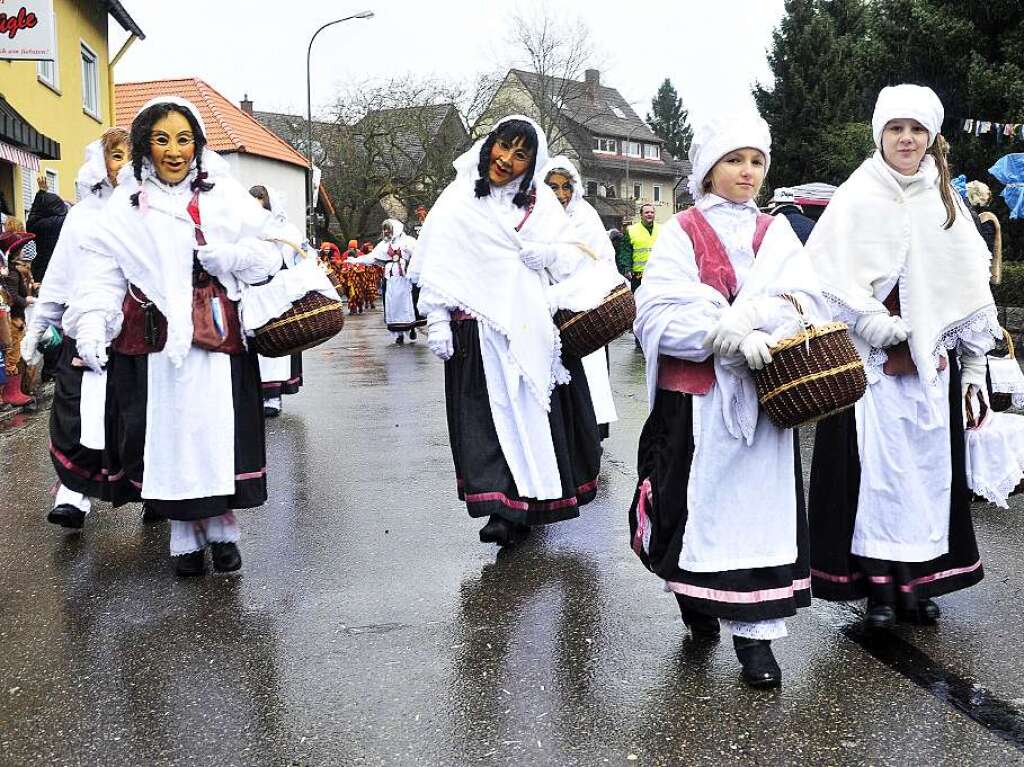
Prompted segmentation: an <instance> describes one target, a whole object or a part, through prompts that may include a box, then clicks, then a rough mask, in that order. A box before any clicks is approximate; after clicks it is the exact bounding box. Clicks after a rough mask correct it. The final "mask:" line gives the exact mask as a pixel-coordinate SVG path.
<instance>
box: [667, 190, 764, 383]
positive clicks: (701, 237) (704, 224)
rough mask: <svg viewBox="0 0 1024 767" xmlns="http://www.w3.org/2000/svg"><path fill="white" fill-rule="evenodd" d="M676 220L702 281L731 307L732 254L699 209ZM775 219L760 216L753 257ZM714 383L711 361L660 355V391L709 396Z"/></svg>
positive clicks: (733, 287)
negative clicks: (693, 257) (695, 360)
mask: <svg viewBox="0 0 1024 767" xmlns="http://www.w3.org/2000/svg"><path fill="white" fill-rule="evenodd" d="M676 220H677V221H678V222H679V225H680V226H681V227H682V228H683V231H684V232H686V235H687V236H688V237H689V238H690V242H692V243H693V253H694V256H695V258H696V261H697V272H698V274H699V275H700V281H701V282H703V283H704V284H705V285H707V286H709V287H712V288H714V289H715V290H717V291H718V292H719V293H721V294H722V295H723V296H725V297H726V299H727V300H728V301H729V303H732V301H733V299H734V298H736V290H737V287H736V270H735V269H733V268H732V262H731V261H729V254H728V253H726V252H725V246H724V245H723V244H722V241H721V240H720V239H719V237H718V235H717V234H716V233H715V230H714V229H713V228H712V226H711V224H709V223H708V220H707V218H705V217H704V214H703V213H701V212H700V211H699V210H697V208H687V209H686V210H684V211H680V212H679V213H678V214H676ZM772 221H774V219H773V218H772V217H771V216H769V215H768V214H766V213H758V214H757V223H756V224H755V225H754V240H753V243H752V245H753V248H754V255H755V256H756V255H757V252H758V251H759V250H760V249H761V243H762V242H763V241H764V236H765V233H766V232H767V231H768V227H769V226H771V223H772ZM714 383H715V364H714V359H713V358H712V357H708V358H707V359H706V360H704V361H703V362H690V361H688V360H681V359H679V358H677V357H669V356H667V355H664V354H662V355H659V357H658V388H659V389H666V390H668V391H677V392H683V393H684V394H707V393H708V392H709V391H711V387H712V386H713V385H714Z"/></svg>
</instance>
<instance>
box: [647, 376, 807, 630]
mask: <svg viewBox="0 0 1024 767" xmlns="http://www.w3.org/2000/svg"><path fill="white" fill-rule="evenodd" d="M693 451H694V446H693V398H692V396H691V395H689V394H682V393H679V392H669V391H663V390H659V391H658V392H657V395H656V397H655V401H654V408H653V409H652V410H651V414H650V416H649V417H648V419H647V422H646V423H645V424H644V428H643V432H642V433H641V435H640V446H639V450H638V457H637V473H638V475H639V477H640V481H639V483H638V485H637V489H636V493H635V495H634V498H633V503H632V505H631V506H630V509H629V524H630V544H631V548H632V549H633V552H634V553H635V554H636V555H637V556H638V557H639V559H640V561H641V562H643V564H644V566H645V567H646V568H647V569H648V570H650V571H651V572H652V573H654V574H655V575H657V576H658V577H660V578H662V579H663V580H664V581H665V582H666V584H667V586H668V588H669V589H670V590H671V591H672V592H673V593H675V594H676V596H677V597H678V599H679V602H680V604H681V605H682V606H683V607H686V608H687V609H689V610H693V611H694V612H697V613H701V614H704V615H710V616H714V617H717V618H724V619H726V620H735V621H744V622H754V621H762V620H771V619H775V618H788V617H790V616H792V615H795V614H796V611H797V609H799V608H803V607H808V606H809V605H810V603H811V591H810V586H811V580H810V564H809V553H808V532H807V516H806V514H805V511H804V503H803V497H804V494H803V474H802V471H801V468H800V451H799V440H798V437H797V434H796V432H795V431H794V433H793V454H794V466H793V469H794V471H793V474H794V476H793V481H794V483H795V487H796V506H795V508H794V509H793V512H792V513H794V514H796V549H797V556H796V561H795V562H792V563H790V564H783V565H778V566H775V567H757V568H745V569H738V570H726V571H720V572H707V573H695V572H691V571H689V570H682V569H681V568H680V567H679V555H680V552H681V550H682V542H683V533H684V532H685V529H686V522H687V519H688V517H689V509H688V508H687V506H686V488H687V486H688V484H689V478H690V466H691V465H692V462H693Z"/></svg>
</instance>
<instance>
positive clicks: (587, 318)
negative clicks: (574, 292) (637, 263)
mask: <svg viewBox="0 0 1024 767" xmlns="http://www.w3.org/2000/svg"><path fill="white" fill-rule="evenodd" d="M635 319H636V301H634V300H633V292H632V291H631V290H630V289H629V286H628V285H622V286H621V287H618V288H616V289H615V290H613V291H612V292H611V293H609V294H608V295H607V296H606V297H605V299H604V301H602V302H601V303H600V304H599V305H598V306H597V307H596V308H594V309H591V310H590V311H586V312H570V311H568V310H566V309H563V310H561V311H558V312H555V324H556V325H557V326H558V332H559V333H560V334H561V336H562V354H564V355H566V356H569V357H580V358H582V357H586V356H587V355H588V354H593V353H594V352H596V351H597V350H598V349H600V348H601V347H603V346H607V345H608V344H609V343H611V342H612V341H614V340H615V339H616V338H618V337H619V336H620V335H622V334H623V333H625V332H626V331H628V330H632V328H633V320H635Z"/></svg>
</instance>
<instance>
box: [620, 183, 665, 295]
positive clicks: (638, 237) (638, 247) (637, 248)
mask: <svg viewBox="0 0 1024 767" xmlns="http://www.w3.org/2000/svg"><path fill="white" fill-rule="evenodd" d="M654 211H655V209H654V206H653V205H651V204H650V203H645V204H643V205H641V206H640V220H639V221H638V222H637V223H635V224H631V225H630V226H629V227H627V228H626V233H625V235H624V236H623V238H622V243H621V244H620V246H619V250H618V253H617V255H616V258H615V261H616V264H617V265H618V267H619V272H620V273H622V274H623V275H625V276H626V277H628V278H629V283H630V286H631V287H632V288H633V291H634V292H635V291H636V289H637V288H638V287H640V281H641V280H642V279H643V276H644V269H646V268H647V259H648V258H649V257H650V255H651V250H652V248H654V241H655V240H657V239H658V234H659V233H660V232H661V227H660V225H658V224H656V223H654Z"/></svg>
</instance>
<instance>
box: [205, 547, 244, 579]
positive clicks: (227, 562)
mask: <svg viewBox="0 0 1024 767" xmlns="http://www.w3.org/2000/svg"><path fill="white" fill-rule="evenodd" d="M210 554H211V555H212V556H213V569H214V570H216V571H217V572H218V573H233V572H234V571H235V570H238V569H239V568H240V567H241V566H242V554H241V552H239V550H238V546H237V545H236V544H234V543H220V542H218V541H211V542H210Z"/></svg>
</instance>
